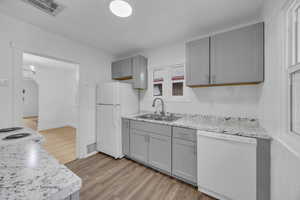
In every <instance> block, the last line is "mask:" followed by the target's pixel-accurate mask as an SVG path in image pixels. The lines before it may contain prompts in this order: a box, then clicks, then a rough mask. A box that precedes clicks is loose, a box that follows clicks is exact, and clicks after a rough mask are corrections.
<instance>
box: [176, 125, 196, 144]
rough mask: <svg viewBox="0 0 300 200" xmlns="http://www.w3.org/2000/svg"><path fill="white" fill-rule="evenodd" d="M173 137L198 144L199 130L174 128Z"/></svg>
mask: <svg viewBox="0 0 300 200" xmlns="http://www.w3.org/2000/svg"><path fill="white" fill-rule="evenodd" d="M173 137H174V138H178V139H182V140H188V141H192V142H196V141H197V130H195V129H189V128H180V127H174V128H173Z"/></svg>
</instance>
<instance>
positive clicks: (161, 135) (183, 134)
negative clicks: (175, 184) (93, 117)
mask: <svg viewBox="0 0 300 200" xmlns="http://www.w3.org/2000/svg"><path fill="white" fill-rule="evenodd" d="M126 124H127V120H123V125H122V127H123V133H122V134H123V143H127V141H128V138H130V149H129V150H128V149H127V148H126V147H125V148H124V146H123V152H128V151H129V152H130V153H129V154H125V155H127V157H129V158H132V159H133V160H135V161H137V162H140V163H142V164H144V165H146V166H149V167H151V168H154V169H156V170H158V171H161V172H163V173H165V174H168V175H172V176H174V177H176V178H178V179H181V180H183V181H185V182H187V183H189V184H192V185H196V182H197V181H196V180H197V155H196V146H197V142H196V130H193V129H187V128H177V127H173V128H172V127H171V126H167V125H162V124H156V123H148V122H141V121H135V120H130V125H129V127H130V128H129V136H127V128H128V127H127V126H126ZM172 133H173V134H172ZM125 146H126V145H125Z"/></svg>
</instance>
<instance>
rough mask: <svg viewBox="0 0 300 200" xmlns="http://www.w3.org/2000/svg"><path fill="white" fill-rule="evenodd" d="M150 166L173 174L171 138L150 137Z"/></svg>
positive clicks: (155, 135) (154, 135) (152, 135)
mask: <svg viewBox="0 0 300 200" xmlns="http://www.w3.org/2000/svg"><path fill="white" fill-rule="evenodd" d="M149 164H150V165H152V166H153V167H155V168H157V169H160V170H163V171H165V172H167V173H170V174H171V137H167V136H162V135H157V134H151V135H149Z"/></svg>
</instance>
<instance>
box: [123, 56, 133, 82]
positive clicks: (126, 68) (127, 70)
mask: <svg viewBox="0 0 300 200" xmlns="http://www.w3.org/2000/svg"><path fill="white" fill-rule="evenodd" d="M121 71H122V78H127V77H131V76H132V58H127V59H125V60H123V61H122V68H121Z"/></svg>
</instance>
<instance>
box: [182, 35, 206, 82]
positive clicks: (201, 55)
mask: <svg viewBox="0 0 300 200" xmlns="http://www.w3.org/2000/svg"><path fill="white" fill-rule="evenodd" d="M209 45H210V38H209V37H208V38H203V39H199V40H196V41H192V42H188V43H187V44H186V46H185V48H186V51H185V52H186V55H185V56H186V85H187V86H191V87H192V86H199V85H208V84H209V81H210V74H209V62H210V60H209V59H210V55H209V54H210V52H209Z"/></svg>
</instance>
